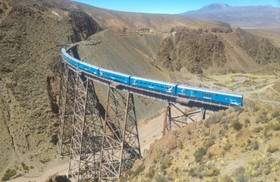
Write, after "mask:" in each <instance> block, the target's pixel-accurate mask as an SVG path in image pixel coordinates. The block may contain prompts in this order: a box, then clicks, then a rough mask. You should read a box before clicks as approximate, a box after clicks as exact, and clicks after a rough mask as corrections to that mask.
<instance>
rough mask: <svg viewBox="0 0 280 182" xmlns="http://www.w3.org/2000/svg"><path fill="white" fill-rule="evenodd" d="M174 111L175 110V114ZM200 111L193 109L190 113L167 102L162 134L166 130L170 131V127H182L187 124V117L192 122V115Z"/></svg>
mask: <svg viewBox="0 0 280 182" xmlns="http://www.w3.org/2000/svg"><path fill="white" fill-rule="evenodd" d="M175 112H177V114H176V115H175ZM200 112H201V111H193V112H190V113H186V112H185V111H183V110H182V109H180V108H179V107H177V106H176V105H175V104H173V103H170V102H168V103H167V106H166V110H165V116H164V121H163V132H162V133H163V136H164V135H165V134H166V133H167V132H169V131H171V130H172V128H182V127H184V126H186V125H187V124H188V122H187V120H188V119H189V120H191V122H194V119H192V116H193V115H195V114H198V113H200Z"/></svg>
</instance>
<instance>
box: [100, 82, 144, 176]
mask: <svg viewBox="0 0 280 182" xmlns="http://www.w3.org/2000/svg"><path fill="white" fill-rule="evenodd" d="M126 94H127V97H125V96H124V93H121V92H120V91H119V90H117V89H115V88H113V87H110V86H109V87H108V94H107V110H106V111H107V114H106V119H105V124H104V133H103V134H104V135H103V139H102V150H101V164H100V173H99V175H100V177H99V180H100V181H115V180H117V179H119V178H120V176H121V174H122V172H124V171H126V170H127V169H129V168H130V167H131V166H132V165H133V163H134V161H135V160H137V159H139V158H140V157H141V153H140V142H139V135H138V128H137V122H136V114H135V105H134V99H133V95H132V94H131V93H130V92H128V93H126Z"/></svg>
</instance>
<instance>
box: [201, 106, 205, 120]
mask: <svg viewBox="0 0 280 182" xmlns="http://www.w3.org/2000/svg"><path fill="white" fill-rule="evenodd" d="M200 111H201V120H205V116H206V109H204V108H203V107H202V108H201V109H200Z"/></svg>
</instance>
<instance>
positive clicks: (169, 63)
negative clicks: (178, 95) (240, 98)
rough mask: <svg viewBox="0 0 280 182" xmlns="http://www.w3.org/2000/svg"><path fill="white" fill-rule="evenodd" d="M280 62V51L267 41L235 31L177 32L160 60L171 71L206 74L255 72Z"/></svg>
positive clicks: (168, 39)
mask: <svg viewBox="0 0 280 182" xmlns="http://www.w3.org/2000/svg"><path fill="white" fill-rule="evenodd" d="M279 60H280V49H279V48H277V47H275V46H274V45H272V44H271V43H270V42H269V41H268V40H267V39H264V38H259V37H257V36H254V35H252V34H250V33H248V32H246V31H244V30H242V29H240V28H237V29H232V28H231V27H224V28H212V29H210V30H208V29H206V30H204V29H197V30H192V29H189V28H186V27H176V28H173V29H171V31H170V33H169V36H167V37H166V38H165V40H163V42H162V43H161V46H160V49H159V52H158V57H157V61H159V62H160V63H161V65H163V66H164V67H165V68H167V69H169V70H171V71H180V70H181V69H182V68H186V69H187V70H188V71H190V72H191V73H202V72H203V70H206V69H209V68H214V70H216V71H217V70H224V69H225V68H226V69H228V70H233V71H252V70H256V69H257V68H258V67H259V66H260V65H266V64H269V63H277V62H278V63H279Z"/></svg>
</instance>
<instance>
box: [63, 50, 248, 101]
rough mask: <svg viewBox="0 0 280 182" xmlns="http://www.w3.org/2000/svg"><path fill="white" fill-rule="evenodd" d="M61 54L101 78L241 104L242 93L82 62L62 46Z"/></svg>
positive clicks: (163, 91) (194, 97)
mask: <svg viewBox="0 0 280 182" xmlns="http://www.w3.org/2000/svg"><path fill="white" fill-rule="evenodd" d="M61 56H62V58H63V59H64V60H66V61H67V62H68V63H69V64H71V65H72V66H74V67H76V68H79V69H81V70H83V71H85V72H87V73H90V74H94V75H97V76H100V77H102V78H106V79H110V80H113V81H116V82H120V83H123V84H127V85H131V86H134V87H139V88H144V89H150V90H153V91H156V92H162V93H165V94H170V95H174V96H177V97H183V98H189V99H192V100H199V101H205V102H209V103H216V104H221V105H225V106H242V105H243V96H242V95H237V94H232V93H227V92H221V91H215V90H210V89H205V88H196V87H190V86H186V85H180V84H174V83H168V82H161V81H158V80H151V79H146V78H141V77H136V76H131V75H127V74H123V73H119V72H115V71H111V70H107V69H103V68H99V67H96V66H94V65H90V64H87V63H84V62H82V61H79V60H78V59H75V58H73V57H71V56H70V55H69V54H68V53H67V52H66V50H65V48H62V50H61Z"/></svg>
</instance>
